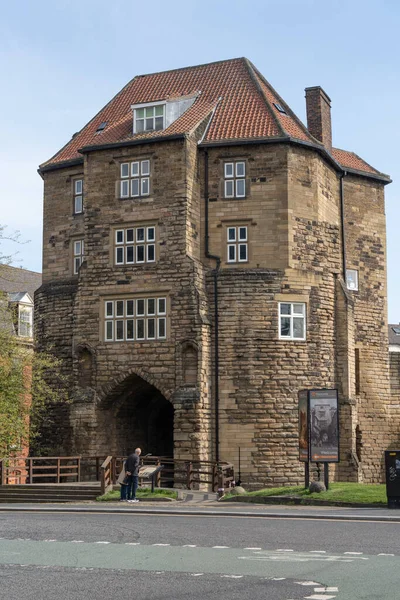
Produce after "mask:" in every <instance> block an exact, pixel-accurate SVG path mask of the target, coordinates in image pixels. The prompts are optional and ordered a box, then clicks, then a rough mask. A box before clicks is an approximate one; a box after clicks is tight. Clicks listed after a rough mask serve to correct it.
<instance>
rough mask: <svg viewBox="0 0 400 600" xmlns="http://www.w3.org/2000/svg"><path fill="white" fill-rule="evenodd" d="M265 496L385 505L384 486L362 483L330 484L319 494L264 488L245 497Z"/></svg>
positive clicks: (297, 487) (291, 489)
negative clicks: (327, 488)
mask: <svg viewBox="0 0 400 600" xmlns="http://www.w3.org/2000/svg"><path fill="white" fill-rule="evenodd" d="M266 496H292V497H296V498H302V499H303V500H304V503H307V500H309V499H310V500H313V501H321V502H324V503H327V502H347V503H354V504H376V505H378V506H381V505H383V504H387V497H386V486H385V485H384V484H364V483H330V484H329V490H328V491H326V492H321V493H320V494H317V493H313V494H310V492H309V490H305V489H304V487H303V486H293V487H277V488H266V489H263V490H257V491H255V492H249V493H248V494H246V497H254V498H257V497H266ZM232 498H235V496H233V495H232V494H227V496H226V497H225V498H224V500H227V501H229V500H231V499H232Z"/></svg>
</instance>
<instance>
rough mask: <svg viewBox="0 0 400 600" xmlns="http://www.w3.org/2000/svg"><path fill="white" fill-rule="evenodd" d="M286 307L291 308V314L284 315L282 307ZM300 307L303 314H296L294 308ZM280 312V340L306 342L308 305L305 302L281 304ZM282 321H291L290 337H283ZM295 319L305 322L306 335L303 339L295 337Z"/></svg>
mask: <svg viewBox="0 0 400 600" xmlns="http://www.w3.org/2000/svg"><path fill="white" fill-rule="evenodd" d="M284 305H289V306H290V313H289V314H285V313H282V306H284ZM299 306H301V307H302V313H299V312H294V307H296V308H297V307H299ZM278 310H279V324H278V327H279V330H278V333H279V339H280V340H292V341H297V342H304V341H305V340H306V339H307V305H306V303H305V302H279V303H278ZM282 319H289V335H282V326H281V321H282ZM294 319H301V320H302V322H303V332H304V335H303V336H302V337H297V336H294V335H293V321H294Z"/></svg>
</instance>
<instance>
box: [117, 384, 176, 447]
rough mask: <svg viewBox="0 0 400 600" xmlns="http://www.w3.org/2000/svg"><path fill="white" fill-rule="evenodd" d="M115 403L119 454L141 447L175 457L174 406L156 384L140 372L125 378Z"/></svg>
mask: <svg viewBox="0 0 400 600" xmlns="http://www.w3.org/2000/svg"><path fill="white" fill-rule="evenodd" d="M124 388H125V389H124V391H123V392H122V393H120V394H119V397H118V398H117V402H116V405H115V412H114V415H115V436H116V440H115V442H116V444H115V447H116V451H117V454H119V455H122V456H124V455H125V456H126V455H128V454H130V453H131V452H133V451H134V449H135V448H137V447H140V448H141V449H142V453H143V454H149V453H151V454H152V455H153V456H165V457H171V458H173V455H174V409H173V406H172V404H171V403H170V402H169V401H168V400H166V398H165V397H164V396H163V395H162V394H161V392H159V391H158V390H157V389H156V388H155V387H154V386H152V385H150V384H149V383H147V382H145V381H144V380H143V379H141V378H140V377H138V376H134V377H131V378H130V379H129V381H126V382H125V385H124Z"/></svg>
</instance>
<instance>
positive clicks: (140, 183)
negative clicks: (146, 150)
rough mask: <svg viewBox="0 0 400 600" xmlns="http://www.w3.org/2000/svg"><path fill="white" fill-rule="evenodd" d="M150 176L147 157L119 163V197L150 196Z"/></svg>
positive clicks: (149, 165)
mask: <svg viewBox="0 0 400 600" xmlns="http://www.w3.org/2000/svg"><path fill="white" fill-rule="evenodd" d="M134 165H135V166H134ZM136 166H137V167H136ZM150 177H151V164H150V159H149V158H144V159H139V160H132V161H130V162H123V163H120V181H119V197H120V198H121V199H122V198H141V197H143V196H150ZM146 186H147V191H145V187H146ZM134 188H136V190H134Z"/></svg>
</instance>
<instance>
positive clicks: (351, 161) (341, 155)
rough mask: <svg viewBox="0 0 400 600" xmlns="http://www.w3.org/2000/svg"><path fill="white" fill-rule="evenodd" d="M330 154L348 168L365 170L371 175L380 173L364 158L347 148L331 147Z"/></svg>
mask: <svg viewBox="0 0 400 600" xmlns="http://www.w3.org/2000/svg"><path fill="white" fill-rule="evenodd" d="M332 156H333V158H334V159H335V160H337V161H338V163H340V164H341V166H342V167H345V168H346V167H347V168H348V169H354V170H356V171H366V172H367V173H371V175H382V173H380V172H379V171H377V170H376V169H374V167H371V165H369V164H368V163H367V162H365V160H363V159H362V158H360V157H359V156H357V154H354V152H348V151H347V150H341V149H340V148H332Z"/></svg>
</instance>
